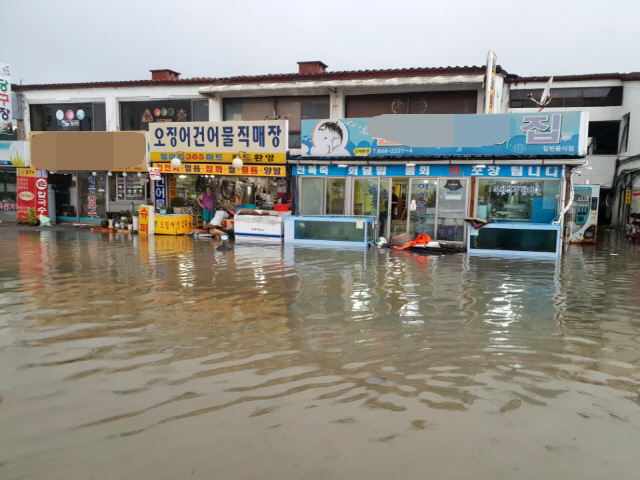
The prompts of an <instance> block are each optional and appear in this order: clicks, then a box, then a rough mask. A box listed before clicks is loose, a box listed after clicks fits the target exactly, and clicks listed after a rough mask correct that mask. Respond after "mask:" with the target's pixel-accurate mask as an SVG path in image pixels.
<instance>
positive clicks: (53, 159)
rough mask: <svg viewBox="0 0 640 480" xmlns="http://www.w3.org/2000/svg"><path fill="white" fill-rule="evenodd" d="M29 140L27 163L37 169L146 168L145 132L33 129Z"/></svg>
mask: <svg viewBox="0 0 640 480" xmlns="http://www.w3.org/2000/svg"><path fill="white" fill-rule="evenodd" d="M29 141H30V151H31V164H32V165H33V166H34V167H36V168H39V169H40V170H54V171H58V170H59V171H73V172H91V171H96V170H101V171H105V170H116V169H124V168H126V169H128V168H135V167H139V166H140V165H144V166H145V167H146V159H147V138H146V134H145V132H33V133H32V134H31V137H30V139H29ZM144 170H145V171H146V168H144Z"/></svg>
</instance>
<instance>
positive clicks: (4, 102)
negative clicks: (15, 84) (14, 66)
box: [0, 63, 13, 134]
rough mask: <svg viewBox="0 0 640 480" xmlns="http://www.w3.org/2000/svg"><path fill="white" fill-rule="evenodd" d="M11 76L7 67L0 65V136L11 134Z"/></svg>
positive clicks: (4, 64) (3, 64)
mask: <svg viewBox="0 0 640 480" xmlns="http://www.w3.org/2000/svg"><path fill="white" fill-rule="evenodd" d="M11 122H12V115H11V75H10V71H9V65H7V64H6V63H0V134H12V133H13V126H12V124H11Z"/></svg>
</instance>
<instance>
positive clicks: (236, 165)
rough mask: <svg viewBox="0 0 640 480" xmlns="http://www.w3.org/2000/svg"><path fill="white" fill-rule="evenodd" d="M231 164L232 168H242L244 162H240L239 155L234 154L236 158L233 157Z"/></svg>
mask: <svg viewBox="0 0 640 480" xmlns="http://www.w3.org/2000/svg"><path fill="white" fill-rule="evenodd" d="M231 165H233V168H242V165H244V163H243V162H242V158H240V155H236V158H234V159H233V162H231Z"/></svg>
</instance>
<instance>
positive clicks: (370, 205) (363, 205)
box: [353, 178, 378, 215]
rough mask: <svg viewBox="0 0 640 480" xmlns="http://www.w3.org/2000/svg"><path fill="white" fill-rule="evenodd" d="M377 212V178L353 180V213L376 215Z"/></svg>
mask: <svg viewBox="0 0 640 480" xmlns="http://www.w3.org/2000/svg"><path fill="white" fill-rule="evenodd" d="M377 213H378V179H377V178H376V179H369V178H364V179H360V178H356V179H354V180H353V214H354V215H376V214H377Z"/></svg>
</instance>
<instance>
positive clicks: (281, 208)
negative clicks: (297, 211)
mask: <svg viewBox="0 0 640 480" xmlns="http://www.w3.org/2000/svg"><path fill="white" fill-rule="evenodd" d="M273 209H274V210H275V211H276V212H288V211H289V204H287V203H276V204H274V205H273Z"/></svg>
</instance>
